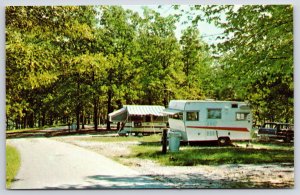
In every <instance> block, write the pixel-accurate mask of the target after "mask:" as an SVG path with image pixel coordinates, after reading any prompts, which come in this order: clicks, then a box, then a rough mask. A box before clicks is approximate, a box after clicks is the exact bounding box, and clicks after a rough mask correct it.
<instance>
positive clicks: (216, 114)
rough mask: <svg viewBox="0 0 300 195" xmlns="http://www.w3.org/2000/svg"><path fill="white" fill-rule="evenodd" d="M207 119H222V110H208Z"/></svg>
mask: <svg viewBox="0 0 300 195" xmlns="http://www.w3.org/2000/svg"><path fill="white" fill-rule="evenodd" d="M207 118H208V119H221V118H222V109H220V108H209V109H207Z"/></svg>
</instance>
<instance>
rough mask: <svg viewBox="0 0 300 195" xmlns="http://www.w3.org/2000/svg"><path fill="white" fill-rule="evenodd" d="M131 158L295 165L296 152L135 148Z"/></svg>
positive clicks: (185, 163)
mask: <svg viewBox="0 0 300 195" xmlns="http://www.w3.org/2000/svg"><path fill="white" fill-rule="evenodd" d="M131 157H138V158H143V159H151V160H154V161H156V162H158V163H160V164H162V165H176V166H194V165H222V164H264V163H293V162H294V151H293V150H292V149H291V150H286V149H285V150H280V149H253V148H236V147H189V146H186V147H181V148H180V151H179V152H178V153H170V152H168V153H167V154H166V155H163V154H162V153H161V147H160V146H144V145H140V146H133V147H132V155H131Z"/></svg>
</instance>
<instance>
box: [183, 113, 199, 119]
mask: <svg viewBox="0 0 300 195" xmlns="http://www.w3.org/2000/svg"><path fill="white" fill-rule="evenodd" d="M186 120H187V121H198V120H199V112H186Z"/></svg>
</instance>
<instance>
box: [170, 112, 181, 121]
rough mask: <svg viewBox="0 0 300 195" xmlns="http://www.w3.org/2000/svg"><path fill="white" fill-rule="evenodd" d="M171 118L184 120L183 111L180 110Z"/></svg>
mask: <svg viewBox="0 0 300 195" xmlns="http://www.w3.org/2000/svg"><path fill="white" fill-rule="evenodd" d="M170 118H173V119H178V120H183V113H182V112H179V113H176V114H174V115H170Z"/></svg>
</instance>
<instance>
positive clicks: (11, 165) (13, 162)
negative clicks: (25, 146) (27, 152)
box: [6, 144, 21, 189]
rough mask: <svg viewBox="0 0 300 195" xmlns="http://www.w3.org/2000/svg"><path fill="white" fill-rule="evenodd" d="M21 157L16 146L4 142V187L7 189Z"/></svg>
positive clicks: (15, 173)
mask: <svg viewBox="0 0 300 195" xmlns="http://www.w3.org/2000/svg"><path fill="white" fill-rule="evenodd" d="M20 161H21V157H20V154H19V152H18V151H17V149H16V148H14V147H12V146H10V145H7V144H6V188H7V189H9V188H10V186H11V183H12V182H13V180H14V178H15V176H16V175H17V173H18V170H19V168H20V165H21V162H20Z"/></svg>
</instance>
